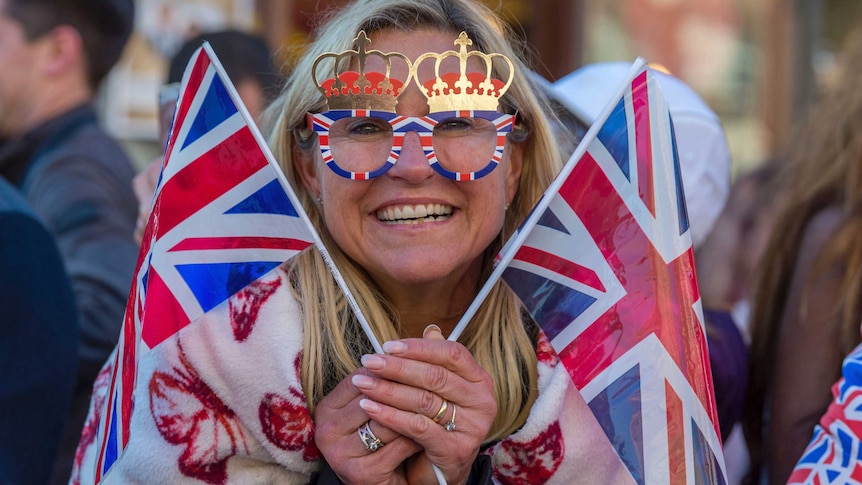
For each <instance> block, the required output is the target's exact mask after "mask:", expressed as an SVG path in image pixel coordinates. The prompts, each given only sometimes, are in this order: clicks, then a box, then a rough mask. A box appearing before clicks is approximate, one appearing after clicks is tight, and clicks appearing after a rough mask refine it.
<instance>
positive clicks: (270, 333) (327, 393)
mask: <svg viewBox="0 0 862 485" xmlns="http://www.w3.org/2000/svg"><path fill="white" fill-rule="evenodd" d="M504 32H505V31H504V24H503V23H502V22H501V21H500V20H499V19H498V18H496V17H495V16H493V14H492V13H491V12H490V11H488V10H487V9H485V8H484V7H482V6H481V5H480V4H479V3H477V2H473V1H470V0H457V1H452V0H370V1H360V2H356V3H353V4H351V5H350V6H348V7H347V8H346V9H344V10H343V11H341V12H340V13H338V14H337V15H335V16H334V17H332V18H331V19H330V20H329V22H328V23H327V25H326V26H325V27H324V28H323V29H322V30H321V32H320V34H319V37H318V40H317V41H316V42H314V43H313V44H312V45H311V46H310V47H309V50H308V53H307V54H306V56H305V57H304V58H303V59H302V60H301V61H300V62H299V63H298V64H297V65H296V66H295V67H294V68H293V74H292V76H291V78H290V80H289V81H288V84H287V87H286V88H285V90H284V92H283V93H282V95H281V97H280V98H279V99H277V100H276V101H275V102H274V104H273V105H272V107H271V108H270V110H269V111H268V113H267V115H268V124H269V125H270V126H271V130H270V132H271V136H270V144H271V146H272V148H273V152H274V154H275V156H276V158H278V159H279V160H280V162H281V164H282V167H283V169H284V172H285V174H286V175H287V177H288V179H289V180H290V181H291V182H292V185H293V186H294V187H295V188H296V189H297V192H298V196H299V197H300V199H301V201H302V203H303V205H304V207H305V209H306V211H307V212H308V213H309V216H310V218H311V220H312V222H313V223H314V225H315V226H316V227H317V229H318V231H319V232H320V233H321V236H322V238H323V240H324V242H325V244H326V245H327V247H328V248H329V250H330V251H331V254H332V256H333V259H334V261H335V262H336V264H337V266H338V268H339V269H340V271H341V273H342V274H343V275H344V277H345V279H346V280H347V282H348V285H349V287H350V288H351V290H352V293H353V294H354V296H355V298H356V300H357V301H358V303H359V305H360V307H361V308H362V309H363V313H364V314H365V316H366V317H367V320H368V321H369V322H370V325H371V327H372V329H373V332H374V335H375V336H376V337H377V338H378V339H379V340H380V341H381V342H385V343H384V344H383V350H384V351H385V353H384V354H374V353H373V347H372V345H371V343H370V341H369V339H368V338H367V337H366V335H365V334H364V333H363V331H362V329H361V327H360V325H359V324H358V323H357V320H356V317H355V316H354V314H353V313H352V311H351V309H350V307H349V306H348V305H347V302H346V299H345V298H344V296H343V294H342V292H341V291H340V290H339V289H338V286H337V285H336V284H335V282H334V281H333V279H332V277H331V275H330V272H329V269H328V267H327V265H326V263H325V262H324V260H323V259H322V258H321V256H320V254H319V253H318V252H316V251H308V252H305V253H303V254H301V255H299V256H298V257H296V258H294V259H293V260H292V261H291V262H290V263H289V264H287V265H285V266H284V267H283V268H282V269H280V270H279V271H277V272H276V273H275V274H273V275H271V276H270V277H268V278H264V279H263V280H261V281H258V282H257V283H255V284H254V285H252V286H251V287H250V288H247V289H246V290H243V291H242V292H240V294H238V295H237V296H236V297H234V298H232V299H231V301H230V305H228V308H223V307H219V308H216V309H215V310H213V311H211V312H210V313H208V314H207V315H205V316H204V317H203V318H202V319H201V321H198V322H196V323H195V324H193V325H190V326H189V327H187V328H186V329H184V330H183V331H182V332H180V334H179V336H178V337H177V338H176V343H175V344H173V345H167V346H163V347H159V348H158V349H157V350H154V351H157V352H161V353H162V355H163V358H162V362H161V363H160V364H159V365H158V366H157V368H156V369H141V370H139V374H138V389H139V390H140V389H143V391H142V392H144V393H146V394H141V393H140V392H139V393H138V395H137V396H136V402H135V412H134V413H133V415H132V426H133V432H132V436H133V437H134V436H135V435H136V433H137V436H139V437H140V436H142V437H140V438H138V440H139V441H138V442H137V443H136V442H134V438H133V440H132V441H131V442H130V444H129V446H128V448H127V449H126V451H125V453H124V455H123V457H122V459H121V460H120V461H118V462H117V463H116V464H115V465H114V467H116V468H117V471H113V470H112V473H114V476H115V477H117V478H118V479H119V480H124V482H128V481H141V480H146V481H155V482H160V483H199V482H198V480H200V481H204V482H207V483H227V482H231V483H261V482H265V483H307V482H309V481H318V482H320V483H335V482H336V481H341V482H344V483H375V484H376V483H438V482H439V481H442V480H445V481H446V482H447V483H452V484H455V483H485V482H488V481H489V480H490V479H491V476H493V477H494V478H495V479H496V480H497V481H498V482H502V483H541V482H548V483H573V482H577V481H581V480H582V481H584V482H585V483H614V482H617V481H619V480H623V479H624V478H623V477H630V476H629V475H628V473H627V472H625V471H624V467H623V465H622V463H621V462H620V460H619V459H618V458H617V456H616V455H615V453H614V452H613V450H612V448H611V446H610V444H609V443H608V442H607V440H606V439H604V438H603V437H602V431H601V429H600V428H599V426H598V424H597V423H596V422H595V420H594V418H593V417H592V416H591V413H590V411H589V409H588V408H587V406H586V403H585V402H584V401H583V399H582V398H581V396H580V394H578V393H577V391H575V389H574V387H573V385H572V383H571V380H570V378H569V376H568V374H567V373H566V371H565V370H564V369H563V367H562V366H561V365H557V362H558V360H557V357H556V355H555V354H554V353H553V351H552V350H551V348H550V346H549V344H548V342H547V340H545V339H543V338H542V337H541V336H540V334H539V332H538V330H537V327H536V326H535V324H534V323H533V322H531V321H529V320H528V319H525V317H524V316H523V312H522V309H521V308H520V306H519V304H518V303H517V300H516V298H515V296H514V295H513V294H512V293H511V291H509V290H508V289H507V287H506V286H505V285H504V284H502V283H500V284H498V285H497V287H496V288H495V289H494V290H493V292H492V293H491V295H490V296H489V297H488V299H487V301H486V302H485V303H484V304H483V305H482V308H481V309H480V311H479V312H478V314H477V315H476V317H474V318H473V320H472V323H471V324H470V325H469V326H467V328H466V331H465V332H464V333H463V334H462V336H461V338H460V340H459V341H460V343H457V342H451V341H448V340H445V339H444V337H445V336H446V335H448V333H449V332H450V331H451V330H452V329H453V328H454V326H455V325H456V324H457V322H458V320H459V319H460V317H461V315H462V314H463V313H464V311H465V309H466V308H467V306H468V305H469V304H470V303H471V301H472V300H473V298H474V297H475V296H476V294H477V292H478V289H479V287H480V286H481V285H482V283H483V282H484V280H485V279H486V278H487V276H488V274H489V273H490V271H491V269H492V262H493V258H494V256H495V255H496V254H497V252H498V251H499V250H500V248H501V246H502V243H503V242H504V241H505V240H506V239H507V238H508V237H509V236H510V235H511V234H512V233H513V231H514V229H515V228H516V227H517V226H518V224H519V223H520V222H522V221H523V220H524V219H525V218H526V216H527V214H528V212H529V211H530V209H531V208H532V207H533V205H534V204H535V202H536V201H537V200H538V198H539V197H540V196H541V194H542V193H543V191H544V189H545V187H547V185H548V184H549V183H550V182H551V180H552V178H553V177H554V175H555V173H556V172H557V170H558V169H559V167H560V161H559V158H558V155H557V154H558V150H557V147H556V145H555V143H554V140H553V138H552V136H551V128H550V124H549V121H548V119H547V118H546V115H544V114H543V113H544V109H545V105H544V104H543V102H540V101H539V100H538V99H537V98H536V96H535V94H534V92H535V91H534V87H533V86H532V85H531V84H530V82H529V81H528V79H527V77H526V75H525V74H526V72H527V71H526V68H525V66H524V65H523V64H522V62H521V61H519V60H518V58H517V55H516V54H515V52H514V49H513V48H512V46H511V45H510V44H509V42H508V41H507V38H506V36H505V33H504ZM366 36H367V37H366ZM350 51H352V52H350ZM372 51H376V53H372ZM446 51H454V52H453V53H452V54H448V55H447V56H446V57H447V59H446V60H444V61H442V62H440V63H439V65H438V64H437V60H438V59H439V58H440V56H441V53H443V52H446ZM467 51H469V52H470V53H471V54H470V56H469V57H466V60H464V62H463V63H462V62H461V60H462V59H461V58H459V57H457V56H455V55H454V54H455V53H459V54H462V55H466V52H467ZM479 53H482V54H479ZM336 60H337V62H335V61H336ZM488 63H491V64H490V65H491V66H493V70H492V75H491V77H492V78H494V79H493V80H490V81H489V80H488V79H487V76H486V73H487V72H488V70H487V68H488V66H489V64H488ZM462 68H466V71H468V72H469V73H470V76H468V77H469V78H470V79H471V81H470V82H471V83H472V85H473V86H478V84H475V83H476V82H486V83H487V82H490V84H484V85H483V88H482V90H481V91H480V92H477V93H476V94H475V95H474V96H473V97H472V98H470V99H468V98H469V97H465V96H457V95H452V96H450V95H448V91H447V90H446V89H436V88H435V89H431V90H428V89H427V88H426V86H432V87H433V85H434V83H435V82H442V81H443V79H450V78H452V77H453V76H454V80H458V78H459V77H460V75H461V74H462V73H463V71H462ZM345 71H351V72H352V73H351V72H347V73H345ZM351 76H352V77H351ZM477 77H478V78H480V79H479V80H478V81H477V79H476V78H477ZM345 80H346V85H340V84H339V83H340V82H344V81H345ZM454 80H453V81H454ZM366 81H368V82H369V83H370V86H371V88H370V91H363V93H364V94H365V95H364V96H362V95H360V96H357V90H358V89H359V88H357V86H359V85H361V83H363V82H366ZM354 83H355V84H354ZM390 83H391V85H390ZM420 86H422V89H420ZM423 93H425V94H423ZM429 93H431V94H429ZM489 95H490V96H489ZM396 102H397V104H396ZM357 109H361V110H372V111H368V112H360V113H357V112H356V111H349V110H357ZM464 110H476V111H474V112H472V113H465V111H464ZM391 111H394V112H396V113H397V114H393V113H389V112H391ZM445 111H455V112H456V113H455V114H452V113H449V114H445V115H441V114H440V113H441V112H445ZM516 113H517V116H514V115H515V114H516ZM426 115H427V116H426ZM404 117H419V118H415V119H414V118H407V119H405V118H404ZM488 121H493V123H492V124H491V125H490V127H489V125H488ZM407 122H410V123H413V124H411V125H409V126H407V127H405V125H404V123H407ZM431 125H434V126H433V135H430V133H426V134H425V135H423V138H422V139H420V136H419V135H418V133H417V132H418V131H423V130H426V131H432V130H431V128H430V126H431ZM495 125H496V126H495ZM393 126H394V127H395V128H394V130H393V128H392V127H393ZM393 131H395V134H394V135H393V133H392V132H393ZM429 135H430V136H429ZM429 138H430V141H431V143H432V146H433V149H434V152H433V155H434V156H433V157H431V161H432V162H435V161H436V162H439V163H435V164H433V165H432V164H429V155H428V153H426V151H424V150H423V148H422V143H423V142H427V141H429ZM426 145H427V144H426ZM381 147H382V149H381ZM387 160H388V162H387ZM393 162H394V164H393ZM460 180H465V181H460ZM223 320H228V321H229V322H225V321H223ZM431 324H433V325H431ZM162 355H160V357H162ZM85 441H86V436H85V437H84V438H82V456H84V464H83V465H82V469H84V470H86V469H87V467H89V466H92V465H91V464H90V463H88V461H91V460H92V459H93V458H92V451H91V450H90V449H88V448H87V443H85ZM144 442H146V444H144ZM156 450H158V451H156ZM84 473H85V474H86V472H84ZM441 478H442V480H441ZM628 481H631V479H630V478H628Z"/></svg>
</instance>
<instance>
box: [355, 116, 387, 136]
mask: <svg viewBox="0 0 862 485" xmlns="http://www.w3.org/2000/svg"><path fill="white" fill-rule="evenodd" d="M347 133H348V135H349V136H351V137H355V138H376V137H379V136H389V135H390V134H391V133H392V126H391V125H390V124H389V123H387V122H386V121H385V120H381V119H378V118H371V117H366V118H353V119H352V120H351V122H350V124H349V125H348V127H347Z"/></svg>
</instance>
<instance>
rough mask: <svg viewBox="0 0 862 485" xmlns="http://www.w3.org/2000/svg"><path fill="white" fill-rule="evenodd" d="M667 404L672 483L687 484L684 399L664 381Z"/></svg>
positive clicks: (668, 451)
mask: <svg viewBox="0 0 862 485" xmlns="http://www.w3.org/2000/svg"><path fill="white" fill-rule="evenodd" d="M664 393H665V404H666V405H667V436H668V438H667V455H668V469H669V470H668V471H669V472H670V473H669V474H670V484H671V485H685V436H686V432H685V420H684V419H683V412H682V400H681V399H680V398H679V396H677V394H676V392H674V390H673V388H672V387H671V386H670V384H669V383H668V382H667V381H665V382H664Z"/></svg>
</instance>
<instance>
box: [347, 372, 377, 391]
mask: <svg viewBox="0 0 862 485" xmlns="http://www.w3.org/2000/svg"><path fill="white" fill-rule="evenodd" d="M350 382H352V383H353V385H354V386H356V387H358V388H360V389H371V388H373V387H374V379H372V378H370V377H368V376H366V375H362V374H356V375H354V376H353V377H351V378H350Z"/></svg>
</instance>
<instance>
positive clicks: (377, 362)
mask: <svg viewBox="0 0 862 485" xmlns="http://www.w3.org/2000/svg"><path fill="white" fill-rule="evenodd" d="M383 346H384V348H385V347H386V344H383ZM359 360H360V361H361V362H362V365H363V366H364V367H365V368H366V369H372V370H380V369H382V368H383V367H384V366H386V361H385V360H383V358H382V357H380V356H377V355H372V354H365V355H363V356H362V358H361V359H359Z"/></svg>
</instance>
